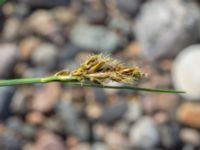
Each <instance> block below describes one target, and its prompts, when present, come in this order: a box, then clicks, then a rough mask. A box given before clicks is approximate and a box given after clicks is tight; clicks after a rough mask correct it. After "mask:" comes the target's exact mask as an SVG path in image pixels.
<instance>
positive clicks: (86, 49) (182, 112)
mask: <svg viewBox="0 0 200 150" xmlns="http://www.w3.org/2000/svg"><path fill="white" fill-rule="evenodd" d="M199 43H200V2H199V1H198V0H8V2H7V3H5V4H4V5H3V6H1V8H0V78H1V79H11V78H25V77H26V78H28V77H41V76H47V75H52V74H54V73H55V72H57V71H59V70H62V69H65V68H68V69H74V68H76V67H77V66H78V65H79V63H80V62H81V61H83V60H84V59H85V58H86V57H87V56H88V55H90V54H98V53H103V54H106V55H108V54H109V55H110V56H112V57H114V58H117V59H119V60H121V61H122V62H124V63H125V64H127V65H137V66H139V67H141V68H142V69H143V70H144V71H145V72H147V73H148V74H149V77H148V79H146V80H145V81H142V82H140V83H139V86H143V87H152V88H170V89H173V88H175V89H177V90H184V91H186V92H187V94H184V95H177V94H164V93H145V92H141V93H137V92H134V91H124V90H106V89H95V88H73V87H67V86H65V85H60V84H57V83H51V84H45V85H40V84H37V85H26V86H16V87H0V149H1V150H46V149H48V150H200V130H199V129H200V68H199V66H200V59H199V58H200V44H199Z"/></svg>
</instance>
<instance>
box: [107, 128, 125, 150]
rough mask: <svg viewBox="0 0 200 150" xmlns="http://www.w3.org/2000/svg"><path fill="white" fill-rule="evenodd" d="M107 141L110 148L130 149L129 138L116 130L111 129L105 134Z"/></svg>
mask: <svg viewBox="0 0 200 150" xmlns="http://www.w3.org/2000/svg"><path fill="white" fill-rule="evenodd" d="M105 143H106V144H107V145H108V146H109V149H119V150H120V149H128V139H126V137H125V136H124V135H123V134H122V133H120V132H118V131H115V130H109V131H108V132H107V133H106V135H105Z"/></svg>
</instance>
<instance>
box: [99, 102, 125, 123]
mask: <svg viewBox="0 0 200 150" xmlns="http://www.w3.org/2000/svg"><path fill="white" fill-rule="evenodd" d="M127 110H128V105H127V103H126V102H124V101H117V102H115V103H113V104H112V105H110V106H108V107H107V108H105V110H104V112H103V113H102V115H101V117H100V120H102V121H103V122H106V123H112V122H115V121H117V120H119V119H121V118H123V117H124V115H125V113H126V112H127Z"/></svg>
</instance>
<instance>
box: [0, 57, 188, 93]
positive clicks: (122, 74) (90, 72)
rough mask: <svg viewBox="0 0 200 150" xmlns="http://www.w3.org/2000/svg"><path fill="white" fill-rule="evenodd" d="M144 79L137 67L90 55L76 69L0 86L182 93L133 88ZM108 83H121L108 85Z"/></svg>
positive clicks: (6, 81)
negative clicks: (57, 84) (53, 84)
mask: <svg viewBox="0 0 200 150" xmlns="http://www.w3.org/2000/svg"><path fill="white" fill-rule="evenodd" d="M145 77H146V74H145V73H143V72H142V71H141V69H140V68H138V67H126V66H125V65H123V64H122V63H120V62H119V61H117V60H115V59H112V58H110V57H107V56H103V55H101V54H100V55H91V56H89V57H88V59H86V61H85V62H83V63H82V64H81V65H80V66H79V67H78V68H77V69H75V70H73V71H68V70H62V71H59V72H57V73H56V74H54V75H52V76H48V77H41V78H23V79H11V80H0V86H16V85H24V84H35V83H50V82H60V83H64V84H66V85H69V86H80V87H96V88H111V89H126V90H133V91H146V92H164V93H184V91H176V90H172V89H154V88H141V87H137V86H133V85H134V84H135V83H136V81H138V80H141V79H143V78H145ZM110 81H115V82H118V83H121V84H120V85H119V86H111V85H108V83H109V82H110Z"/></svg>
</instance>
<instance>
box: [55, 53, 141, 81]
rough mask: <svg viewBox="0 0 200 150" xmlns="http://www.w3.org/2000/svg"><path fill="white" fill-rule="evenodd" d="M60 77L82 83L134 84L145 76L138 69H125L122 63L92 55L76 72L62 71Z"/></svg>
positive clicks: (57, 74)
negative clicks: (77, 80) (74, 79)
mask: <svg viewBox="0 0 200 150" xmlns="http://www.w3.org/2000/svg"><path fill="white" fill-rule="evenodd" d="M55 75H56V76H58V77H61V78H63V79H64V78H66V77H67V76H71V77H72V76H74V77H77V78H78V79H79V80H80V81H91V82H95V83H98V84H104V83H106V82H108V81H116V82H120V83H126V84H133V83H134V82H135V81H136V80H139V79H141V78H142V77H144V76H145V74H144V73H143V72H142V71H141V70H140V68H138V67H132V68H129V67H125V66H124V65H123V64H122V63H120V62H119V61H117V60H114V59H112V58H110V57H107V56H103V55H92V56H90V57H89V58H88V59H87V60H86V61H85V62H83V63H82V64H81V65H80V67H79V68H77V69H76V70H74V71H71V72H69V71H61V72H58V73H56V74H55Z"/></svg>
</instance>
